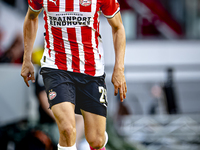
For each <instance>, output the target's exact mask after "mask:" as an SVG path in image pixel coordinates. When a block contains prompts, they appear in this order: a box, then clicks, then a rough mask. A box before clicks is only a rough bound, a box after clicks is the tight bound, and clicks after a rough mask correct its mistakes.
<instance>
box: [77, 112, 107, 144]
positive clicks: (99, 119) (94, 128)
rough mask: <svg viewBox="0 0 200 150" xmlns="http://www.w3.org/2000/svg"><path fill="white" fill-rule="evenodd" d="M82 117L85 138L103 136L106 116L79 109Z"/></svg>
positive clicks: (91, 138) (90, 138)
mask: <svg viewBox="0 0 200 150" xmlns="http://www.w3.org/2000/svg"><path fill="white" fill-rule="evenodd" d="M81 113H82V115H83V118H84V126H85V136H86V139H87V140H89V141H90V140H93V139H96V138H98V137H102V138H104V136H105V130H106V117H104V116H100V115H97V114H93V113H90V112H87V111H84V110H81Z"/></svg>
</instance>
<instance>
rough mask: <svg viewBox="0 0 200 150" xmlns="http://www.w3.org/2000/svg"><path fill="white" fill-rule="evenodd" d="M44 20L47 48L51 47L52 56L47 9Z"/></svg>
mask: <svg viewBox="0 0 200 150" xmlns="http://www.w3.org/2000/svg"><path fill="white" fill-rule="evenodd" d="M44 21H45V25H44V28H45V30H46V33H45V34H46V35H45V41H46V43H47V46H46V47H47V48H48V49H49V57H51V50H50V44H49V30H48V23H47V13H46V11H44Z"/></svg>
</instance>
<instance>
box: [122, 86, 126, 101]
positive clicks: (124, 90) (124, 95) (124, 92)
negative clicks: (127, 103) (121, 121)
mask: <svg viewBox="0 0 200 150" xmlns="http://www.w3.org/2000/svg"><path fill="white" fill-rule="evenodd" d="M123 99H126V86H125V85H124V86H123Z"/></svg>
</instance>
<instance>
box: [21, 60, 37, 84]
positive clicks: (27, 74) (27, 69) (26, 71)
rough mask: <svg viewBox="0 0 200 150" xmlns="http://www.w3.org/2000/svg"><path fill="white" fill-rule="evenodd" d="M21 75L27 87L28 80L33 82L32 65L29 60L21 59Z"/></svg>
mask: <svg viewBox="0 0 200 150" xmlns="http://www.w3.org/2000/svg"><path fill="white" fill-rule="evenodd" d="M21 76H22V77H23V78H24V82H25V83H26V85H27V86H28V87H29V83H28V81H29V80H31V81H32V82H35V76H34V66H33V64H32V62H31V61H23V64H22V70H21Z"/></svg>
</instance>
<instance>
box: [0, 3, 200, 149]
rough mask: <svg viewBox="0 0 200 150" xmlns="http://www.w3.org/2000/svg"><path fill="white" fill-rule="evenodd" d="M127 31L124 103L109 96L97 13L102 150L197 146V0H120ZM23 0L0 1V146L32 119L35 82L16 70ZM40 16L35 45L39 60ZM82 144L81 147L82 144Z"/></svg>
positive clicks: (109, 49) (12, 145)
mask: <svg viewBox="0 0 200 150" xmlns="http://www.w3.org/2000/svg"><path fill="white" fill-rule="evenodd" d="M118 2H119V3H120V5H121V14H122V19H123V23H124V26H125V30H126V37H127V47H126V56H125V76H126V79H127V86H128V93H127V99H126V100H125V101H124V103H120V102H119V97H118V96H116V97H114V94H113V93H114V90H113V86H112V84H111V82H110V81H111V75H112V69H113V64H114V51H113V45H112V35H111V29H110V27H109V25H108V23H107V20H106V19H105V18H104V17H103V16H101V18H100V19H101V25H100V31H101V34H102V37H103V43H104V50H105V64H106V74H107V78H106V82H107V87H108V90H107V94H108V101H109V109H108V123H107V130H108V134H109V142H108V146H107V149H108V150H200V0H118ZM27 8H28V4H27V1H26V0H2V1H0V20H1V21H0V61H1V63H0V77H1V78H0V149H1V150H15V149H17V148H16V147H17V144H18V143H20V140H22V139H23V138H24V137H26V134H27V131H30V130H31V129H32V128H34V126H35V125H36V124H37V120H38V115H39V113H38V105H39V103H38V101H37V100H36V99H37V98H36V96H35V94H34V84H32V85H31V87H30V88H26V86H25V84H24V82H23V79H22V78H21V76H20V71H21V62H22V56H23V40H22V29H23V21H24V17H25V14H26V10H27ZM43 23H44V22H43V18H42V14H41V15H40V17H39V28H38V33H37V38H36V42H35V45H34V54H33V62H34V63H35V67H36V68H38V66H39V59H40V57H41V53H42V51H43ZM84 150H86V149H84Z"/></svg>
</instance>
